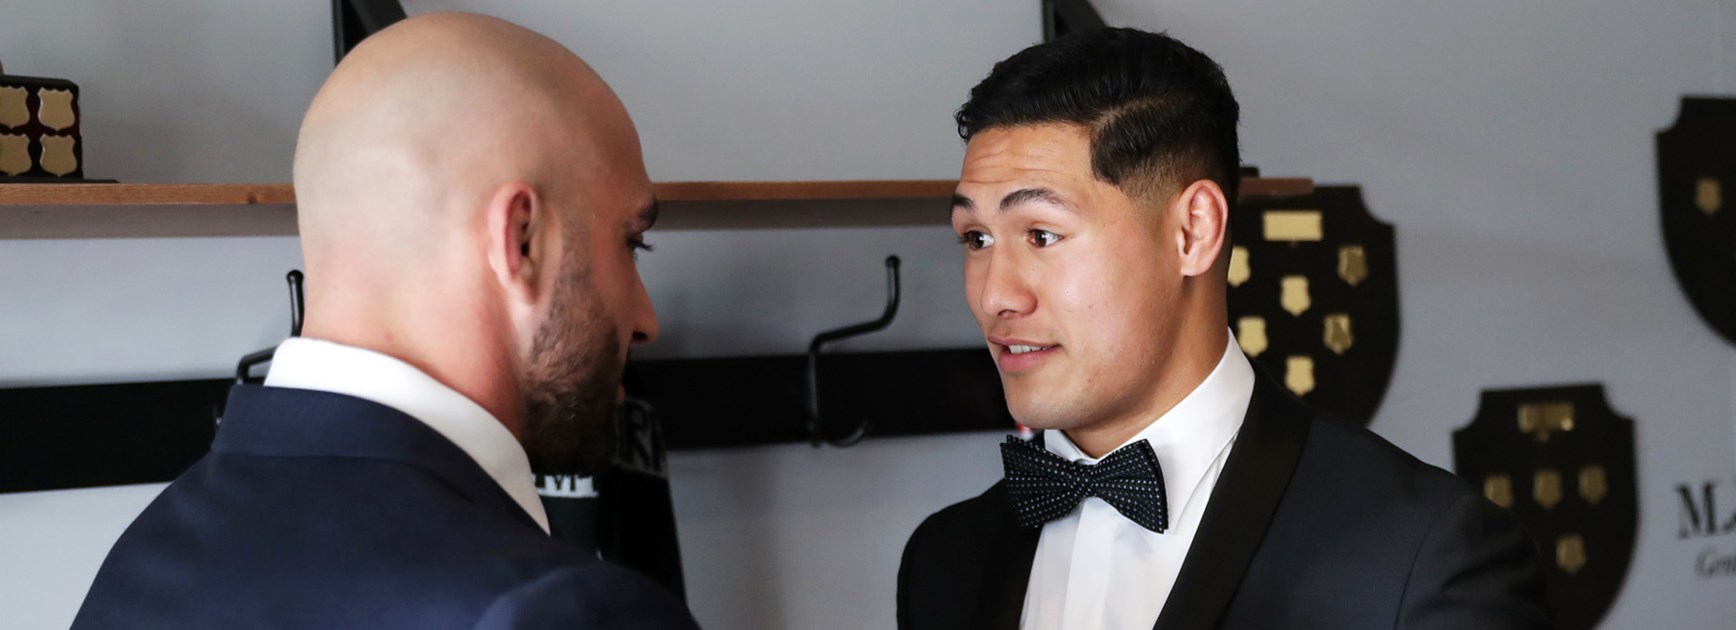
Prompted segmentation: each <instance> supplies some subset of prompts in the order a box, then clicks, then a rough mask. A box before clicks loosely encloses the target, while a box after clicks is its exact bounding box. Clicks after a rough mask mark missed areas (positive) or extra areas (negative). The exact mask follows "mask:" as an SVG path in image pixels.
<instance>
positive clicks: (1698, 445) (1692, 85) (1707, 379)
mask: <svg viewBox="0 0 1736 630" xmlns="http://www.w3.org/2000/svg"><path fill="white" fill-rule="evenodd" d="M1097 6H1098V7H1099V8H1100V9H1102V10H1103V12H1104V13H1105V17H1106V18H1107V19H1108V20H1109V21H1110V22H1112V23H1116V24H1125V25H1132V26H1140V27H1144V28H1149V29H1169V30H1170V32H1171V33H1172V34H1174V35H1176V36H1177V37H1180V38H1182V39H1184V40H1185V41H1189V42H1191V43H1193V44H1195V45H1196V46H1198V47H1199V48H1201V49H1202V50H1204V51H1205V52H1207V53H1208V54H1210V55H1212V56H1214V57H1215V58H1217V59H1218V60H1219V61H1220V62H1221V63H1222V64H1223V66H1224V68H1225V71H1226V72H1227V73H1228V75H1229V77H1230V82H1231V84H1232V86H1234V88H1235V89H1236V90H1237V95H1238V97H1239V98H1240V100H1241V102H1242V107H1243V112H1244V127H1243V135H1242V138H1243V144H1244V153H1243V157H1244V159H1245V160H1246V161H1248V162H1250V163H1254V164H1258V165H1260V166H1261V167H1262V169H1263V170H1264V172H1266V173H1270V174H1306V175H1311V176H1313V177H1315V178H1317V179H1319V180H1325V181H1355V182H1360V183H1362V184H1363V185H1364V192H1365V194H1366V199H1367V202H1368V205H1369V207H1370V208H1371V210H1372V211H1373V212H1374V213H1375V214H1376V215H1377V216H1380V217H1382V218H1383V219H1385V220H1387V221H1389V222H1392V223H1393V224H1395V226H1396V229H1397V239H1398V252H1399V299H1400V303H1401V312H1402V317H1403V335H1402V337H1401V339H1400V341H1399V361H1398V368H1397V371H1396V373H1395V374H1394V377H1393V381H1392V388H1391V390H1390V391H1389V392H1388V394H1387V398H1386V402H1385V404H1384V406H1383V407H1382V409H1381V411H1380V414H1379V416H1378V417H1377V418H1376V419H1375V422H1374V424H1373V428H1374V429H1375V430H1376V431H1378V432H1380V433H1381V434H1383V435H1385V436H1387V437H1388V438H1389V439H1392V440H1393V441H1394V442H1396V443H1398V444H1399V445H1400V446H1403V447H1405V448H1406V449H1408V450H1410V451H1411V452H1413V453H1415V454H1417V455H1418V456H1420V457H1422V458H1424V459H1426V460H1428V461H1431V462H1433V463H1436V464H1438V465H1441V466H1443V467H1447V468H1449V469H1450V468H1451V465H1452V443H1451V441H1450V433H1451V431H1452V430H1454V429H1456V428H1458V427H1461V426H1463V425H1465V424H1466V423H1468V422H1469V421H1470V418H1471V417H1472V415H1473V414H1474V413H1475V411H1476V405H1477V396H1478V392H1479V391H1480V390H1482V389H1484V388H1489V387H1523V386H1530V385H1547V384H1554V383H1575V382H1583V381H1601V382H1603V383H1604V385H1605V388H1606V392H1607V394H1608V396H1609V400H1610V404H1611V406H1612V407H1613V408H1614V409H1615V410H1616V411H1618V412H1620V413H1623V414H1626V415H1628V416H1630V417H1632V418H1633V419H1634V420H1635V423H1636V434H1637V435H1636V439H1637V441H1638V442H1639V449H1640V454H1639V467H1640V470H1639V480H1640V506H1641V512H1642V514H1641V519H1640V542H1639V548H1638V550H1637V552H1636V555H1635V563H1634V566H1633V569H1632V570H1631V572H1630V573H1629V575H1628V581H1627V586H1626V587H1625V591H1624V593H1625V596H1624V597H1623V598H1622V599H1620V600H1619V601H1618V602H1617V605H1616V607H1615V608H1614V609H1613V610H1612V611H1611V614H1610V616H1609V617H1608V618H1607V621H1606V623H1605V626H1606V627H1610V628H1636V627H1644V626H1647V625H1654V624H1656V623H1657V622H1659V621H1665V620H1667V621H1668V623H1667V624H1666V625H1667V626H1668V627H1676V628H1714V627H1729V625H1730V623H1731V621H1730V619H1732V618H1733V616H1736V604H1732V603H1730V600H1729V597H1728V595H1729V593H1730V592H1731V588H1732V587H1736V583H1733V582H1732V581H1731V580H1730V579H1722V580H1701V579H1699V578H1697V577H1696V576H1695V574H1694V563H1695V559H1696V556H1697V555H1698V554H1699V553H1701V552H1702V551H1703V550H1704V549H1706V548H1707V543H1706V542H1704V541H1697V540H1690V541H1680V540H1677V533H1678V520H1677V519H1678V512H1677V510H1678V503H1677V499H1676V497H1675V494H1674V492H1675V491H1674V487H1675V484H1678V483H1699V482H1700V481H1702V480H1707V479H1723V480H1726V481H1725V483H1728V480H1729V479H1730V478H1731V477H1732V475H1733V474H1736V456H1733V454H1736V451H1733V450H1732V443H1733V439H1736V438H1733V437H1732V426H1733V425H1736V422H1733V414H1736V408H1733V406H1732V391H1733V390H1732V387H1731V378H1732V374H1733V373H1736V351H1732V349H1731V347H1730V346H1729V345H1727V344H1725V343H1723V341H1722V339H1720V338H1719V337H1717V336H1716V335H1715V334H1714V333H1713V332H1712V330H1711V329H1710V328H1709V327H1707V326H1706V325H1704V324H1703V323H1702V322H1701V321H1700V319H1699V317H1698V316H1697V315H1696V314H1695V313H1694V312H1693V309H1692V307H1691V306H1690V305H1689V304H1688V302H1687V300H1686V299H1685V298H1684V297H1683V296H1682V294H1681V292H1680V289H1679V288H1678V287H1677V284H1676V280H1675V278H1674V276H1673V275H1672V274H1671V271H1670V269H1669V263H1668V260H1667V258H1666V257H1665V251H1664V247H1663V238H1662V231H1661V228H1660V227H1659V223H1658V197H1657V194H1658V193H1657V185H1656V181H1657V166H1656V162H1655V161H1654V157H1653V156H1654V154H1655V147H1654V145H1653V134H1655V133H1656V132H1657V131H1661V130H1663V129H1664V128H1667V127H1669V126H1670V125H1671V124H1673V122H1674V120H1675V117H1676V112H1677V104H1678V99H1679V97H1680V95H1682V94H1684V93H1687V94H1712V93H1719V94H1724V95H1730V94H1732V92H1733V91H1736V82H1731V81H1730V80H1729V78H1728V77H1729V76H1730V64H1732V63H1733V62H1736V58H1732V57H1731V56H1730V54H1729V53H1730V51H1732V50H1736V48H1733V46H1736V42H1733V40H1736V11H1733V10H1732V4H1731V3H1730V2H1728V1H1727V0H1684V1H1672V2H1646V3H1639V2H1614V1H1597V2H1592V3H1590V4H1588V3H1586V2H1583V1H1574V2H1570V1H1565V0H1542V1H1539V2H1529V3H1519V4H1515V3H1510V2H1497V1H1493V0H1470V1H1467V2H1450V3H1418V2H1399V3H1383V2H1369V1H1366V0H1327V1H1319V2H1309V3H1288V4H1284V3H1279V4H1273V3H1265V2H1252V1H1245V0H1227V1H1223V2H1212V3H1189V2H1138V1H1131V0H1098V1H1097ZM1721 51H1722V52H1721ZM1718 547H1719V548H1720V549H1722V550H1723V553H1724V554H1726V555H1728V554H1730V553H1732V552H1733V551H1736V540H1733V539H1730V538H1726V539H1725V542H1722V543H1720V544H1718Z"/></svg>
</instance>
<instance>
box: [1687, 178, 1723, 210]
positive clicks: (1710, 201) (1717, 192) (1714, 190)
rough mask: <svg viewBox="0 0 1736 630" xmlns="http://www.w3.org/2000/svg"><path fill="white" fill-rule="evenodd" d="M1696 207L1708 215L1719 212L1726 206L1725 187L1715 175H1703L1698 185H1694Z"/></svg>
mask: <svg viewBox="0 0 1736 630" xmlns="http://www.w3.org/2000/svg"><path fill="white" fill-rule="evenodd" d="M1694 207H1696V208H1699V209H1700V211H1701V212H1704V213H1706V216H1712V215H1714V214H1718V211H1719V210H1721V209H1723V208H1724V187H1723V186H1722V185H1720V184H1719V183H1718V179H1717V178H1715V177H1702V178H1700V183H1699V185H1698V186H1695V187H1694Z"/></svg>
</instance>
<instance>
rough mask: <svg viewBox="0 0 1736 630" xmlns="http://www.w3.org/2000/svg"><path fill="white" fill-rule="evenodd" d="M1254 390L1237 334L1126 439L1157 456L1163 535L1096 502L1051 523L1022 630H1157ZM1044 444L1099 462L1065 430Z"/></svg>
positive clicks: (1034, 568) (1042, 539)
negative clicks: (1170, 404)
mask: <svg viewBox="0 0 1736 630" xmlns="http://www.w3.org/2000/svg"><path fill="white" fill-rule="evenodd" d="M1253 389H1254V370H1253V367H1252V366H1251V365H1250V364H1249V363H1248V359H1247V358H1246V357H1244V356H1242V352H1241V348H1240V347H1238V346H1237V345H1236V341H1235V337H1234V335H1231V338H1230V340H1229V342H1228V346H1227V347H1226V348H1225V349H1224V355H1223V358H1222V359H1220V360H1219V361H1218V365H1217V367H1216V368H1214V369H1213V370H1212V372H1211V374H1209V375H1207V376H1206V378H1205V380H1204V381H1201V382H1200V384H1199V385H1198V386H1196V387H1195V388H1194V390H1193V391H1192V392H1190V393H1189V394H1188V395H1187V396H1186V397H1184V398H1182V400H1181V402H1178V403H1176V405H1175V407H1174V408H1172V409H1170V410H1169V411H1167V412H1165V413H1164V414H1163V415H1162V416H1160V417H1158V418H1155V419H1153V421H1152V422H1151V424H1150V425H1148V426H1146V427H1145V428H1144V429H1142V430H1140V432H1139V433H1138V434H1137V435H1134V436H1133V437H1132V438H1131V439H1129V440H1128V441H1127V442H1128V443H1132V442H1134V441H1137V440H1148V441H1149V442H1150V443H1151V446H1152V450H1154V451H1156V453H1157V457H1158V463H1159V464H1160V465H1161V466H1162V467H1163V479H1164V488H1165V490H1166V491H1167V492H1166V493H1167V495H1168V504H1169V527H1168V528H1167V529H1165V530H1164V531H1163V533H1161V534H1160V533H1156V532H1153V531H1151V530H1148V529H1145V528H1144V527H1141V526H1139V525H1138V524H1137V523H1134V522H1133V521H1132V520H1129V519H1128V518H1127V517H1125V516H1123V515H1121V513H1120V512H1117V511H1115V508H1114V507H1111V506H1110V505H1109V504H1108V503H1105V502H1104V501H1103V500H1102V499H1099V498H1096V497H1090V498H1087V499H1085V500H1084V501H1081V502H1080V503H1079V507H1077V508H1075V509H1074V510H1073V511H1072V512H1070V513H1068V514H1067V515H1066V516H1063V517H1061V518H1058V519H1055V520H1053V521H1049V523H1047V524H1046V525H1044V526H1043V531H1042V533H1041V535H1039V537H1038V541H1037V551H1036V555H1035V556H1034V557H1033V558H1032V563H1031V577H1030V580H1029V581H1028V582H1027V583H1026V590H1025V605H1024V610H1023V612H1022V613H1021V617H1020V627H1022V628H1027V629H1031V628H1037V629H1041V630H1049V629H1051V628H1097V629H1101V630H1136V629H1140V628H1150V627H1151V624H1152V623H1154V622H1155V621H1156V620H1157V617H1158V616H1159V614H1161V612H1162V610H1163V607H1164V604H1165V603H1166V602H1167V601H1168V600H1169V595H1170V591H1171V589H1173V588H1174V586H1175V581H1176V578H1177V577H1178V576H1179V574H1180V571H1181V565H1182V563H1183V562H1184V561H1185V560H1186V559H1187V553H1188V549H1189V548H1190V547H1192V546H1193V541H1194V536H1195V534H1197V533H1199V526H1200V521H1201V519H1202V515H1203V514H1204V513H1205V510H1206V509H1207V506H1208V505H1209V504H1210V503H1211V498H1212V497H1211V495H1212V489H1213V488H1214V487H1216V485H1217V481H1218V477H1219V475H1220V474H1221V473H1222V472H1223V468H1224V463H1225V462H1226V461H1228V460H1229V455H1230V452H1231V450H1232V449H1233V448H1234V445H1235V441H1236V434H1237V433H1238V432H1239V431H1240V430H1241V426H1242V417H1243V415H1245V414H1246V413H1247V408H1248V402H1249V400H1250V399H1251V398H1252V397H1253ZM1044 445H1045V446H1046V447H1047V448H1048V449H1049V450H1050V452H1053V453H1055V454H1057V455H1059V456H1061V457H1065V458H1067V459H1069V460H1073V461H1079V462H1085V463H1095V461H1096V460H1095V459H1094V458H1091V457H1087V456H1085V454H1084V453H1083V452H1080V450H1079V448H1078V447H1077V446H1076V445H1074V444H1073V442H1072V441H1071V440H1069V439H1068V438H1067V436H1066V435H1064V434H1062V433H1061V432H1059V431H1051V432H1049V433H1048V434H1047V435H1046V436H1045V439H1044ZM1123 446H1125V444H1123Z"/></svg>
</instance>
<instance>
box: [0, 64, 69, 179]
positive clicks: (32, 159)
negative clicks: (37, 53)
mask: <svg viewBox="0 0 1736 630" xmlns="http://www.w3.org/2000/svg"><path fill="white" fill-rule="evenodd" d="M83 179H84V147H83V143H82V137H81V135H80V133H79V106H78V84H75V83H73V82H71V81H67V80H64V79H44V78H39V77H21V76H12V75H8V74H6V71H5V67H4V66H0V183H18V182H75V181H83Z"/></svg>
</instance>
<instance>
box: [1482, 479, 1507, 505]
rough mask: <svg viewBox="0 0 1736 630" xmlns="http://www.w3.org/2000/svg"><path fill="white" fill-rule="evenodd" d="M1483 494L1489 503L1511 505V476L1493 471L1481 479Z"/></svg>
mask: <svg viewBox="0 0 1736 630" xmlns="http://www.w3.org/2000/svg"><path fill="white" fill-rule="evenodd" d="M1483 496H1485V497H1488V498H1489V502H1490V503H1494V504H1495V505H1499V506H1501V507H1504V508H1510V507H1513V478H1512V477H1508V476H1507V475H1506V473H1495V474H1492V475H1489V476H1488V477H1485V478H1484V479H1483Z"/></svg>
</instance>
